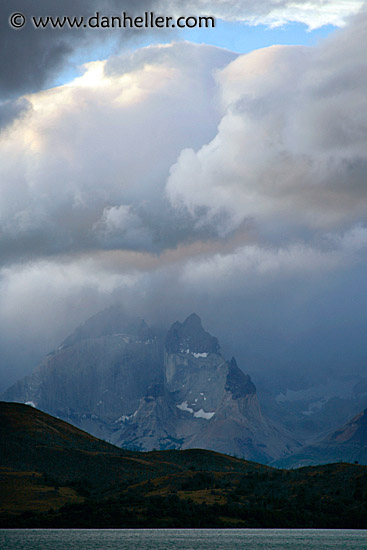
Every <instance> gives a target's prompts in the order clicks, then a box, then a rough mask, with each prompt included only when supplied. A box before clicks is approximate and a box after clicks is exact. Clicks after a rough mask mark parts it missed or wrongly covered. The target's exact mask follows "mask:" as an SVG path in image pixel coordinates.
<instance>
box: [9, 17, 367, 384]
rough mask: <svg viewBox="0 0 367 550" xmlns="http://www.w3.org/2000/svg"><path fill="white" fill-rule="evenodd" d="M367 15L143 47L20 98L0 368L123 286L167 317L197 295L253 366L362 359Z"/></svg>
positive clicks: (115, 296)
mask: <svg viewBox="0 0 367 550" xmlns="http://www.w3.org/2000/svg"><path fill="white" fill-rule="evenodd" d="M365 29H366V20H365V14H361V15H360V16H359V17H358V18H356V19H355V20H354V21H353V22H351V23H350V24H349V25H348V26H347V27H346V28H345V29H342V30H340V31H338V32H336V33H335V34H334V35H333V36H332V37H331V38H329V39H328V40H326V41H324V42H323V43H322V44H320V45H319V46H317V47H313V48H299V47H272V48H267V49H265V50H261V51H257V52H253V53H251V54H249V55H246V56H237V55H236V54H234V53H231V52H228V51H225V50H222V49H218V48H214V47H210V46H203V45H193V44H188V43H182V44H172V45H169V46H154V47H147V48H142V49H140V50H137V51H136V52H134V53H131V54H125V55H120V56H114V57H111V58H110V59H108V60H107V61H96V62H92V63H89V64H87V65H86V67H85V72H84V73H83V74H82V75H81V76H80V77H79V78H77V79H74V80H73V81H72V82H70V83H68V84H65V85H63V86H59V87H56V88H51V89H48V90H43V91H38V92H36V93H32V94H27V95H26V96H25V97H24V103H18V104H17V103H15V101H16V100H14V102H12V101H13V100H11V101H10V102H9V103H6V104H5V107H4V109H5V110H4V111H3V113H7V114H4V118H3V120H4V124H3V127H4V128H5V126H6V129H5V130H4V131H3V132H2V134H1V139H0V185H1V193H0V229H1V234H0V255H1V261H2V264H1V267H0V312H1V313H0V348H1V350H2V352H3V357H5V359H4V367H3V369H4V372H5V375H4V376H3V378H4V379H5V378H6V379H10V378H12V380H14V379H15V378H17V377H18V376H19V374H20V372H21V371H22V372H23V370H24V371H25V370H27V372H29V371H30V370H31V369H32V367H33V366H34V363H35V362H37V361H38V360H39V359H40V358H41V356H42V355H43V353H45V352H47V351H50V349H52V347H54V346H56V345H57V344H58V343H59V342H60V341H61V340H62V339H63V338H64V337H65V336H66V335H67V334H68V332H69V331H70V330H72V329H73V328H74V326H75V325H76V324H78V323H79V322H81V321H82V320H83V319H85V318H86V317H87V316H88V315H90V314H91V313H94V312H96V311H97V310H99V309H101V308H102V307H104V306H105V305H109V304H110V303H115V302H116V301H121V302H123V303H124V305H125V307H126V308H127V309H128V310H129V311H130V312H134V313H136V314H140V315H142V316H144V317H146V318H147V320H148V321H156V322H159V323H162V324H165V325H167V324H168V323H170V322H172V321H174V320H176V319H177V318H180V319H182V318H183V317H184V316H185V315H187V314H189V313H191V312H192V311H197V312H198V313H199V314H200V315H201V316H202V317H203V321H204V323H205V324H206V326H207V327H208V329H209V330H211V331H212V332H213V333H215V334H217V335H218V336H219V337H220V338H221V341H222V342H224V343H223V346H224V348H225V349H228V353H237V352H238V353H239V354H240V357H242V358H244V359H246V363H244V364H246V368H247V365H250V367H251V369H253V370H255V371H256V369H260V368H262V367H264V365H265V367H266V368H268V369H275V368H277V367H279V366H284V364H289V365H290V366H291V368H295V369H296V370H297V369H301V367H300V366H299V365H300V364H301V365H302V368H304V369H307V368H313V366H315V365H316V364H317V365H320V364H321V363H322V362H323V361H324V360H325V361H326V362H325V364H331V363H333V362H335V364H339V365H341V367H340V368H341V369H343V368H345V365H346V364H348V368H349V367H350V368H351V369H352V368H357V367H356V365H360V364H361V361H362V359H361V358H362V357H364V358H365V351H364V349H365V346H364V340H363V338H360V337H359V336H358V335H360V334H363V333H364V331H365V329H367V326H366V321H365V309H366V307H367V303H366V300H367V298H366V299H365V298H364V296H367V289H366V282H365V281H366V280H367V279H366V276H365V275H366V254H365V252H366V246H365V243H366V227H367V223H366V221H367V220H366V188H365V174H366V150H367V148H366V116H365V113H366V112H367V109H366V95H365V90H366V76H365V75H366V74H367V73H366V60H365V54H364V51H365V48H364V45H365V42H366V31H365ZM3 105H4V104H3ZM12 109H13V110H14V115H12V114H11V111H12ZM19 115H20V116H19ZM328 331H329V332H328ZM352 333H353V334H352ZM358 338H360V339H359V340H358ZM346 339H347V340H348V342H349V344H350V346H351V345H352V343H355V344H356V345H355V346H353V350H354V351H353V353H354V355H353V361H352V362H348V363H346V362H347V361H348V358H347V357H346V354H347V349H348V346H346V345H345V342H346ZM264 342H265V344H264ZM310 342H312V350H309V347H310ZM331 344H332V345H331ZM293 345H294V353H293V354H292V353H290V352H289V349H290V347H291V346H293ZM226 346H227V348H226ZM297 350H298V351H297ZM300 350H301V351H300ZM304 350H306V351H307V353H301V352H302V351H304ZM330 350H332V351H330ZM343 361H344V363H343ZM328 362H329V363H328ZM5 363H6V364H5ZM352 363H353V365H354V366H353V365H352ZM295 365H296V367H295ZM265 367H264V368H265ZM315 368H316V367H315ZM11 369H13V370H11ZM1 383H2V382H1V380H0V384H1ZM3 384H4V383H3Z"/></svg>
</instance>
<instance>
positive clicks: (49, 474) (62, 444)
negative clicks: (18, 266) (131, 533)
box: [0, 403, 367, 528]
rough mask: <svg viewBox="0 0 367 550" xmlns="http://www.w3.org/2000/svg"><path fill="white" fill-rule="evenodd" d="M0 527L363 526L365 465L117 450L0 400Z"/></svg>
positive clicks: (366, 504) (366, 488)
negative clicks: (295, 466)
mask: <svg viewBox="0 0 367 550" xmlns="http://www.w3.org/2000/svg"><path fill="white" fill-rule="evenodd" d="M0 476H1V495H0V497H1V498H0V527H79V528H83V527H85V528H89V527H91V528H92V527H93V528H109V527H111V528H122V527H324V528H327V527H340V528H347V527H348V528H366V527H367V467H365V466H359V465H354V464H331V465H325V466H318V467H310V468H302V469H299V470H290V471H286V470H277V469H275V468H270V467H267V466H263V465H260V464H256V463H254V462H248V461H245V460H240V459H237V458H234V457H230V456H226V455H222V454H219V453H215V452H212V451H206V450H199V449H192V450H186V451H178V450H172V451H156V452H155V451H152V452H147V453H139V452H132V451H124V450H122V449H119V448H117V447H114V446H113V445H109V444H108V443H106V442H104V441H100V440H98V439H96V438H94V437H92V436H90V435H88V434H86V433H85V432H82V431H80V430H79V429H77V428H75V427H73V426H71V425H69V424H67V423H65V422H63V421H61V420H58V419H56V418H54V417H52V416H49V415H47V414H45V413H42V412H41V411H38V410H37V409H34V408H32V407H30V406H27V405H21V404H17V403H0Z"/></svg>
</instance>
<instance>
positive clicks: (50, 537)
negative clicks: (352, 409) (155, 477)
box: [0, 529, 367, 550]
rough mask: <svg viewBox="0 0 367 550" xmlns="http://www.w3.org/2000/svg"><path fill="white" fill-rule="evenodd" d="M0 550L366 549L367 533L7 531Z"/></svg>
mask: <svg viewBox="0 0 367 550" xmlns="http://www.w3.org/2000/svg"><path fill="white" fill-rule="evenodd" d="M0 548H1V550H74V549H75V550H155V549H156V550H171V549H176V548H177V549H180V550H227V549H228V550H237V549H241V550H242V549H244V550H247V549H248V550H283V549H289V550H324V549H325V550H326V549H329V550H364V549H366V550H367V531H357V530H324V529H322V530H319V529H317V530H316V529H225V530H224V529H19V530H16V529H9V530H6V529H2V530H0Z"/></svg>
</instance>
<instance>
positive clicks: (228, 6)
mask: <svg viewBox="0 0 367 550" xmlns="http://www.w3.org/2000/svg"><path fill="white" fill-rule="evenodd" d="M364 3H365V0H259V1H258V2H253V1H252V0H233V1H231V0H230V1H223V0H197V1H195V2H193V1H191V0H190V1H189V2H185V6H184V8H183V5H182V3H179V2H177V1H175V0H171V1H170V0H161V4H160V5H161V6H162V7H163V6H164V7H166V6H167V4H168V5H171V6H172V9H173V10H176V11H177V12H178V13H180V14H181V13H182V11H185V13H189V12H190V13H192V14H202V13H203V14H210V15H215V16H216V17H218V18H222V19H226V20H232V21H235V20H237V21H238V20H239V21H244V22H246V23H248V24H252V25H258V24H264V25H270V26H273V27H276V26H280V25H284V24H286V23H289V22H297V23H304V24H306V25H308V26H309V28H310V29H314V28H317V27H321V26H323V25H335V26H343V25H344V24H345V22H346V20H347V19H348V17H349V16H351V15H353V14H355V13H357V12H358V11H359V10H360V9H361V7H362V6H363V5H364Z"/></svg>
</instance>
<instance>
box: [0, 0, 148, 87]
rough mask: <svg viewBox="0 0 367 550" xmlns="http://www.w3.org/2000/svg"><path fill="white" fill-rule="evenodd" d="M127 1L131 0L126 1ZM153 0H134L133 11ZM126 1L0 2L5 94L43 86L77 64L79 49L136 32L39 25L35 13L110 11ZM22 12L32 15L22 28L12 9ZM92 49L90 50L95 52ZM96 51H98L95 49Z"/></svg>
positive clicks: (0, 58) (113, 12) (114, 12)
mask: <svg viewBox="0 0 367 550" xmlns="http://www.w3.org/2000/svg"><path fill="white" fill-rule="evenodd" d="M125 5H126V4H125ZM150 5H151V2H150V1H149V0H147V1H145V0H136V1H134V5H133V6H132V5H131V3H130V4H129V6H128V8H129V10H128V11H130V12H132V13H135V12H136V11H140V10H143V11H144V9H145V7H149V6H150ZM122 8H123V5H121V2H119V1H118V0H101V1H98V2H97V0H58V1H57V2H49V1H48V0H38V1H37V2H36V3H35V2H29V1H28V0H17V2H16V3H14V2H13V0H4V1H2V2H1V5H0V25H1V26H0V51H1V56H0V75H1V78H0V83H1V84H0V98H1V97H3V98H9V97H13V96H14V95H17V94H22V93H27V92H33V91H37V90H39V89H40V88H42V87H44V86H45V85H48V84H50V82H51V81H52V79H53V78H55V77H56V76H57V75H58V74H59V71H60V70H62V69H63V68H64V67H65V66H67V65H68V64H69V67H70V66H73V65H75V59H74V60H72V56H73V55H74V54H75V52H81V53H82V54H83V52H84V55H85V54H86V52H87V51H88V50H93V51H94V52H95V51H96V49H97V48H98V45H100V46H103V45H104V44H105V43H106V42H110V43H111V42H112V43H115V44H116V43H121V41H122V40H125V41H126V40H127V39H128V37H131V34H132V33H131V32H130V31H129V30H125V31H124V33H121V32H120V31H118V32H117V33H116V32H115V33H106V32H104V31H103V29H84V28H80V29H70V28H68V27H67V26H64V27H63V28H62V29H57V30H56V29H53V28H45V29H36V28H34V26H33V25H32V24H31V21H30V19H31V17H32V16H35V17H39V16H60V17H63V16H67V15H69V16H72V17H73V16H76V17H79V16H81V15H83V16H91V15H94V14H95V12H96V11H99V12H100V13H103V14H104V15H117V14H119V13H120V12H121V11H122ZM16 12H20V13H22V14H24V15H25V16H26V18H27V24H26V25H25V26H24V27H23V28H22V29H13V28H12V27H11V26H10V24H9V22H8V20H9V17H10V15H11V14H13V13H16ZM89 55H90V54H89ZM92 55H93V54H92Z"/></svg>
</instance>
